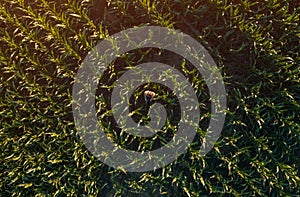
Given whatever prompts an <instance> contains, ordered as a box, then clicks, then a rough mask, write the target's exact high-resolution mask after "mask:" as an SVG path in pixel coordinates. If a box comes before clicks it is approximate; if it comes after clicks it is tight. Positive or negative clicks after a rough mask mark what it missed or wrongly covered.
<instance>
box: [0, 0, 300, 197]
mask: <svg viewBox="0 0 300 197" xmlns="http://www.w3.org/2000/svg"><path fill="white" fill-rule="evenodd" d="M95 1H96V0H95ZM93 3H94V2H93V1H88V0H81V1H71V0H60V1H54V0H49V1H46V0H31V1H23V0H0V80H1V83H0V172H1V176H0V195H1V196H206V195H213V196H219V195H224V196H227V195H229V194H232V195H233V196H246V195H249V196H250V195H251V196H297V195H300V193H299V188H300V171H299V169H300V165H299V164H300V137H299V134H300V121H299V119H300V69H299V63H300V54H299V51H300V45H299V38H300V27H299V23H300V20H299V15H300V8H299V4H298V3H297V1H295V0H291V1H283V0H281V1H279V0H272V1H266V0H265V1H253V0H246V1H237V0H225V1H221V0H210V1H204V0H201V1H195V0H186V1H181V0H178V1H169V0H166V1H157V0H154V1H150V0H132V1H119V0H112V1H109V5H108V7H107V8H106V9H105V10H103V9H99V11H104V13H105V15H104V18H103V20H102V21H101V20H98V19H99V18H98V17H99V16H98V15H97V12H91V10H92V9H94V8H93V5H94V4H93ZM95 13H96V14H95ZM141 25H160V26H165V27H170V28H176V29H180V30H181V31H183V32H185V33H188V34H190V35H191V36H193V37H194V38H196V39H197V40H198V41H199V42H201V43H202V44H203V45H204V46H205V47H206V48H207V49H208V50H209V51H210V53H211V55H212V56H213V58H214V59H215V61H216V62H217V63H218V66H219V68H220V69H221V70H222V74H223V76H224V81H225V84H226V90H227V93H228V112H227V118H226V122H225V125H224V129H223V131H222V136H221V137H220V139H219V140H218V142H217V144H216V145H215V147H214V149H213V150H212V151H211V152H209V153H208V154H207V155H206V156H205V157H200V155H199V148H200V145H201V143H200V141H201V136H202V134H203V133H204V131H205V127H207V124H208V118H209V114H210V113H209V111H210V110H209V106H210V101H209V95H208V90H207V87H206V85H205V83H204V82H203V79H202V78H201V76H200V75H199V74H197V73H195V72H194V70H193V69H191V68H190V67H189V64H188V63H186V62H185V61H184V60H182V59H181V58H179V57H178V56H176V55H174V54H172V53H169V52H167V51H157V50H155V49H141V50H135V51H132V52H128V53H126V54H124V56H122V57H120V58H118V59H117V60H116V61H114V63H113V64H112V65H110V67H109V69H108V70H107V73H106V75H105V76H106V78H104V79H102V80H103V81H105V84H106V85H105V86H103V87H99V93H98V95H97V102H98V106H99V108H100V107H101V108H104V109H107V102H106V101H107V99H109V96H107V95H109V93H111V90H112V88H113V82H114V80H115V79H117V77H118V76H120V75H121V74H122V73H124V71H125V70H126V69H128V68H129V67H131V66H133V65H136V64H139V63H142V62H148V61H150V60H153V59H154V60H156V61H160V62H163V63H167V64H170V65H173V66H175V67H176V68H181V69H182V72H183V73H184V74H185V75H186V76H187V77H188V78H189V80H190V82H191V83H192V84H193V86H194V88H195V90H196V92H197V95H199V102H200V109H201V111H202V112H201V120H200V123H199V125H200V128H201V129H199V132H198V133H197V136H196V138H195V140H194V141H193V143H192V144H191V146H190V147H189V149H188V150H187V151H186V153H185V154H184V155H181V156H180V157H179V158H178V159H177V160H176V161H175V162H173V163H172V164H170V165H168V166H165V167H164V168H162V169H158V170H155V171H152V172H145V173H128V172H123V171H121V170H115V169H112V168H110V167H108V166H106V165H105V164H103V163H101V162H100V161H98V160H97V159H96V158H95V157H94V156H92V155H91V154H90V153H89V152H88V151H87V149H86V148H85V146H84V144H83V143H82V142H81V140H80V139H79V136H78V135H77V133H76V129H75V126H74V122H73V115H72V107H71V105H72V97H71V91H72V84H73V80H74V76H75V75H76V71H77V69H78V68H79V66H80V64H81V62H82V60H83V59H84V57H85V56H86V55H87V53H88V51H90V50H91V49H92V48H93V47H94V46H95V45H96V44H97V42H99V41H101V40H102V39H103V38H106V37H108V36H109V35H111V34H113V33H116V32H119V31H121V30H123V29H127V28H129V27H134V26H141ZM170 56H171V58H170ZM148 85H149V84H148ZM150 86H151V84H150V85H149V87H150ZM151 87H152V88H153V89H155V90H156V91H158V92H159V91H161V92H168V90H162V89H160V87H156V86H151ZM141 96H142V94H141V92H139V91H136V92H135V99H138V98H140V97H141ZM163 99H164V100H166V102H167V104H168V105H171V106H172V105H173V104H174V103H175V104H176V98H174V97H173V96H172V95H171V94H170V96H165V97H164V98H163ZM133 100H134V99H133ZM175 104H174V105H175ZM137 112H138V111H137ZM101 115H102V116H101ZM99 117H102V118H103V122H104V124H105V121H108V122H109V121H110V120H109V117H110V112H109V111H107V110H106V111H101V110H100V111H99ZM106 124H107V125H109V124H108V123H107V122H106ZM170 124H171V123H170ZM171 126H172V125H171ZM172 128H174V131H175V127H172ZM110 135H111V136H112V137H113V138H116V139H115V140H116V141H117V142H118V143H120V144H123V145H124V144H125V145H124V146H126V147H129V148H137V147H138V148H139V145H140V144H136V141H134V139H132V138H126V136H123V135H121V134H119V133H118V131H113V132H112V133H111V134H110ZM164 137H166V136H164ZM164 137H163V139H160V140H161V143H162V144H163V143H164V140H166V139H165V138H164ZM166 138H167V137H166ZM126 140H127V141H126ZM131 143H132V144H131ZM141 144H144V145H145V146H146V147H148V148H149V147H150V148H151V147H153V144H152V143H151V142H149V141H145V139H144V141H142V142H141ZM131 145H132V146H131ZM136 146H137V147H136Z"/></svg>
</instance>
